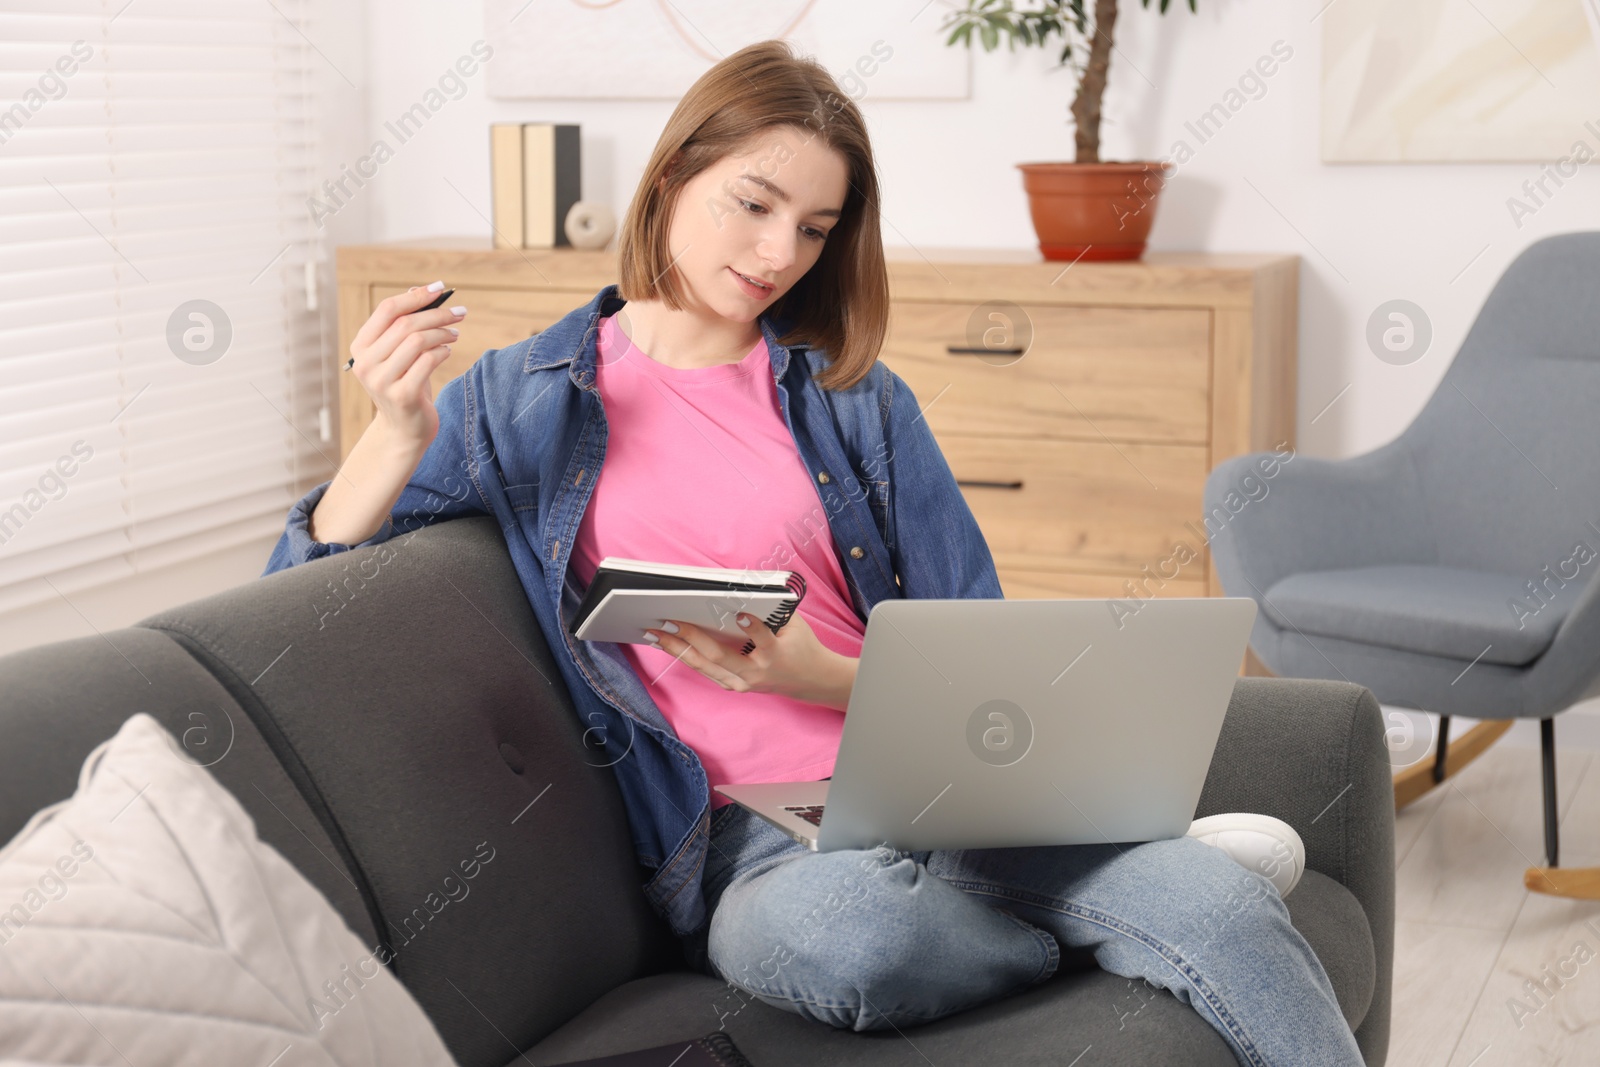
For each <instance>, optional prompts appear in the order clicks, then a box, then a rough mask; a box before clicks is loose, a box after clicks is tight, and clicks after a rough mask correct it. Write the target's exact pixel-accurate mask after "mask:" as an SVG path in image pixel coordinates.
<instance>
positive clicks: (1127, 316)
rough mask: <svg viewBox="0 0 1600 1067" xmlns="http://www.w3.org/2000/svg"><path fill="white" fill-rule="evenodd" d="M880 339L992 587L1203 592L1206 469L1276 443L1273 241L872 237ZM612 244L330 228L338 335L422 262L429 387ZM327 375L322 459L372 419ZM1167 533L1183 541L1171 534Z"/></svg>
mask: <svg viewBox="0 0 1600 1067" xmlns="http://www.w3.org/2000/svg"><path fill="white" fill-rule="evenodd" d="M889 257H890V263H889V275H890V285H891V293H892V296H893V301H894V303H893V311H892V315H891V320H890V327H889V337H888V340H887V342H886V344H885V346H884V349H883V352H882V354H881V356H880V358H881V359H882V360H883V361H884V362H885V363H886V364H888V366H890V367H891V368H892V369H893V370H894V371H895V372H896V373H897V374H899V375H900V376H901V377H902V378H904V379H905V381H906V383H907V384H908V385H909V386H910V387H911V389H912V391H913V392H914V393H915V394H916V397H917V401H918V403H919V404H920V405H921V406H922V408H923V412H924V415H925V417H926V418H927V420H928V425H929V427H930V428H931V429H932V430H933V433H934V436H935V437H936V438H937V439H938V441H939V446H940V448H941V449H942V450H943V452H944V454H945V458H946V459H947V460H948V461H949V463H950V467H951V469H952V470H953V471H954V472H955V475H956V478H957V480H958V481H959V482H960V483H961V484H962V486H963V490H964V492H965V494H966V497H967V501H968V503H969V504H970V505H971V507H972V510H973V514H974V515H975V516H976V517H977V519H978V523H979V525H980V526H981V527H982V529H983V532H984V536H985V538H986V539H987V541H988V543H989V548H990V550H991V551H992V552H993V554H994V558H995V564H996V567H997V568H998V570H999V575H1000V582H1001V586H1002V588H1003V589H1004V590H1005V593H1006V595H1007V596H1008V597H1062V596H1095V597H1144V596H1150V595H1158V596H1203V595H1207V594H1208V593H1215V592H1219V591H1220V588H1219V586H1218V585H1217V583H1216V580H1215V576H1214V575H1213V574H1212V573H1211V570H1210V561H1209V556H1208V554H1207V552H1206V550H1205V549H1206V545H1205V536H1204V528H1203V527H1202V526H1201V525H1200V518H1201V502H1200V494H1201V488H1202V486H1203V484H1204V482H1205V476H1206V473H1207V472H1208V471H1209V470H1210V469H1211V468H1212V467H1213V466H1214V465H1215V464H1217V463H1218V462H1220V461H1221V460H1223V459H1226V458H1227V457H1229V456H1233V455H1237V454H1238V453H1240V452H1247V451H1253V450H1264V449H1274V448H1278V447H1281V446H1285V445H1287V446H1293V444H1294V428H1295V357H1296V343H1295V338H1296V319H1297V305H1296V294H1297V291H1298V270H1299V260H1298V258H1297V257H1295V256H1290V255H1265V254H1263V255H1256V254H1244V253H1234V254H1226V253H1223V254H1208V253H1193V254H1191V253H1154V252H1152V253H1149V254H1147V255H1146V257H1145V258H1144V260H1142V261H1140V262H1136V263H1078V264H1075V265H1071V266H1068V265H1066V264H1062V263H1047V262H1044V261H1043V260H1041V259H1040V258H1039V256H1038V254H1037V252H1033V251H1023V250H970V249H938V250H935V249H922V250H921V251H920V252H919V251H915V250H910V249H890V250H889ZM615 263H616V260H615V255H614V254H613V253H611V252H581V251H575V250H571V249H559V250H550V251H541V250H535V249H521V250H518V249H493V248H490V247H489V242H488V240H487V239H476V238H441V239H434V240H429V241H408V242H405V243H397V244H392V245H366V246H351V247H344V248H340V249H339V250H338V285H339V350H338V353H337V355H338V360H339V362H340V363H342V362H343V360H344V358H345V357H346V355H347V349H348V347H349V344H350V341H351V339H352V338H353V337H354V336H355V332H356V330H357V329H359V328H360V326H361V324H362V323H363V322H365V321H366V318H367V316H368V315H370V314H371V312H372V308H373V306H374V305H376V304H377V302H378V301H380V300H382V299H383V298H384V297H386V296H388V295H390V294H392V293H395V292H399V291H402V290H404V289H406V288H407V287H409V286H412V285H420V284H425V283H427V282H429V281H432V280H433V279H435V278H442V279H444V281H445V282H446V284H447V285H450V286H452V287H454V288H455V289H456V294H455V296H454V297H452V298H451V303H452V304H455V303H462V304H466V305H467V306H468V307H469V308H471V312H470V313H469V314H468V316H467V319H466V321H465V322H464V323H463V324H462V326H461V339H460V341H459V342H457V343H456V345H455V346H454V355H453V356H452V358H451V360H450V361H449V362H448V363H446V364H444V365H443V366H442V367H440V368H439V370H438V371H437V372H435V377H434V391H435V394H437V392H438V390H439V389H440V388H441V387H443V385H444V384H445V383H446V382H448V381H449V380H450V379H451V378H454V377H455V376H457V375H458V374H460V373H461V372H462V371H464V370H465V369H466V368H467V367H468V366H469V365H471V363H472V362H473V361H474V360H476V359H477V358H478V356H479V355H481V354H482V353H483V351H484V350H485V349H489V348H501V347H504V346H506V345H509V344H513V343H515V342H516V341H518V340H521V339H522V338H524V337H526V336H528V335H529V334H530V333H533V332H535V331H537V330H542V329H544V328H545V327H547V326H549V325H550V324H551V323H553V322H555V321H556V320H557V319H559V318H561V316H563V315H565V314H566V313H567V312H569V311H571V310H572V309H573V308H574V307H577V306H579V305H580V304H582V303H585V302H586V301H588V300H589V299H590V298H591V297H593V296H594V294H595V293H596V292H597V291H598V290H599V289H600V288H601V287H602V286H604V285H606V284H608V283H609V282H612V281H615V280H616V278H615ZM339 377H340V410H341V417H342V421H341V433H340V444H341V451H340V455H341V459H342V457H343V456H344V455H347V454H348V453H349V451H350V449H351V447H352V446H354V444H355V442H356V441H357V440H358V439H359V438H360V436H361V433H362V431H363V430H365V429H366V427H367V424H368V423H369V422H370V421H371V419H372V410H373V409H372V404H371V401H370V399H368V397H367V396H366V393H365V392H364V391H363V390H362V388H361V386H360V383H359V382H357V381H356V380H355V379H354V378H353V377H351V376H350V375H347V374H342V375H340V376H339ZM1184 548H1187V549H1188V551H1187V552H1186V551H1184V550H1183V549H1184Z"/></svg>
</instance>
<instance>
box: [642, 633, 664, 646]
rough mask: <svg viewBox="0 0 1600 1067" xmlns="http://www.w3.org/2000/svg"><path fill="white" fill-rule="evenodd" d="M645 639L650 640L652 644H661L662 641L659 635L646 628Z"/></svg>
mask: <svg viewBox="0 0 1600 1067" xmlns="http://www.w3.org/2000/svg"><path fill="white" fill-rule="evenodd" d="M644 639H645V640H646V641H649V642H650V643H651V644H652V645H659V644H660V643H661V638H659V637H657V636H656V635H655V634H653V633H651V632H650V631H649V630H646V631H645V632H644Z"/></svg>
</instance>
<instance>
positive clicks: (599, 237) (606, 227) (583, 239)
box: [563, 200, 617, 250]
mask: <svg viewBox="0 0 1600 1067" xmlns="http://www.w3.org/2000/svg"><path fill="white" fill-rule="evenodd" d="M563 228H564V229H565V230H566V232H567V240H569V241H571V242H572V247H573V248H588V249H595V250H598V249H601V248H604V247H605V246H606V244H607V243H608V242H609V241H610V240H611V235H612V234H614V233H616V232H617V216H616V215H615V214H613V213H612V211H611V206H610V205H609V204H604V203H601V202H600V201H599V200H579V201H578V202H577V203H575V204H573V205H572V207H571V208H569V209H568V211H567V219H566V222H565V223H564V224H563Z"/></svg>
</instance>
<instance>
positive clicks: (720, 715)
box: [572, 317, 866, 808]
mask: <svg viewBox="0 0 1600 1067" xmlns="http://www.w3.org/2000/svg"><path fill="white" fill-rule="evenodd" d="M598 345H599V350H598V357H599V358H598V363H597V366H596V385H597V386H598V388H599V390H600V398H601V402H602V403H603V405H604V407H605V416H606V424H607V427H608V436H607V441H606V455H605V459H604V462H603V464H602V466H601V470H600V476H599V479H598V480H597V481H596V483H595V487H594V495H593V496H592V497H591V498H590V500H589V506H588V509H587V510H586V511H585V512H584V516H583V521H582V523H581V524H580V525H579V527H578V535H577V539H576V540H575V541H574V542H573V546H572V566H573V569H574V572H575V573H576V574H577V575H578V577H579V578H580V579H581V580H582V582H583V584H584V586H585V587H587V586H588V584H589V582H590V581H591V580H593V578H594V572H595V569H596V568H597V567H599V565H600V560H601V559H602V558H604V557H606V556H622V557H624V558H627V559H646V560H652V561H656V562H661V563H681V564H688V565H691V566H700V567H734V568H751V569H756V570H792V571H797V572H799V573H800V574H801V575H803V576H804V577H805V580H806V593H805V597H804V599H802V600H801V602H800V606H799V608H798V613H799V615H800V616H802V617H803V618H804V619H805V621H806V622H807V623H809V624H810V626H811V628H812V630H814V631H815V632H816V635H817V638H818V640H820V641H821V642H822V644H823V645H824V646H826V647H827V648H829V649H831V650H832V651H834V652H837V653H839V654H840V655H844V656H852V657H859V656H860V655H861V639H862V636H863V635H864V633H865V629H866V627H865V625H864V624H863V623H862V622H861V620H860V619H859V618H858V617H857V616H856V613H855V609H854V607H852V605H851V601H850V593H849V587H848V586H847V585H846V584H845V578H844V573H843V571H842V570H841V569H840V566H839V560H838V558H837V557H836V556H835V555H834V547H833V537H832V533H831V532H830V530H829V527H828V522H827V512H826V511H825V509H824V508H823V506H822V501H821V499H820V498H819V497H818V495H817V491H816V489H815V488H814V487H813V486H812V484H811V477H812V476H811V474H810V473H809V472H808V471H807V470H806V466H805V463H804V461H803V460H802V459H801V458H800V453H799V450H798V449H796V447H795V443H794V437H793V435H792V434H791V433H790V432H789V427H788V426H787V425H786V424H785V422H784V419H783V410H782V408H781V407H780V406H779V399H778V389H777V386H776V385H775V384H774V382H773V380H772V367H771V362H770V360H769V358H768V355H767V345H766V341H765V340H760V341H757V342H756V345H755V347H754V348H752V349H751V350H750V353H749V354H748V355H746V356H745V357H744V359H742V360H740V361H739V362H738V363H728V364H723V365H720V366H715V367H695V368H690V369H680V368H674V367H669V366H667V365H666V364H664V363H658V362H656V361H655V360H653V359H651V358H650V357H649V356H648V355H646V354H645V353H644V352H642V351H640V350H639V349H638V348H636V347H634V345H633V344H632V342H631V341H630V340H629V338H628V336H627V334H625V333H624V332H623V331H622V330H621V329H620V328H619V327H618V326H617V325H616V323H615V321H614V320H613V318H611V317H606V318H603V319H601V320H600V335H599V339H598ZM756 625H757V626H760V625H762V623H761V622H759V621H758V622H757V623H756ZM790 625H793V623H790ZM621 647H622V650H623V652H624V654H625V655H626V656H627V657H628V660H629V662H630V663H632V665H633V669H634V671H635V672H636V673H637V674H638V675H639V678H640V679H641V680H642V681H643V682H644V683H645V685H646V686H647V687H648V689H649V691H650V695H651V697H652V699H654V700H655V702H656V705H657V706H658V707H659V708H660V709H661V712H662V714H663V715H665V716H666V719H667V722H669V723H670V724H671V725H672V728H673V729H674V730H676V731H677V733H678V737H679V739H680V740H682V741H683V743H684V744H686V745H688V746H689V747H690V748H692V749H694V751H695V753H696V754H697V755H698V756H699V757H700V761H701V763H702V765H704V767H705V770H706V776H707V778H708V779H709V781H710V784H711V785H726V784H741V783H746V782H788V781H817V780H819V779H822V778H826V777H829V776H830V775H832V774H833V763H834V758H835V756H836V755H837V754H838V750H839V735H840V733H841V731H843V729H844V712H842V711H839V710H837V709H834V708H829V707H825V706H823V705H821V704H808V703H804V702H802V701H798V700H793V699H790V698H788V697H784V696H780V695H778V694H775V693H755V692H749V693H739V692H735V691H733V690H730V689H724V688H722V687H721V686H720V685H718V684H717V683H716V682H714V681H712V680H711V679H710V678H707V677H706V676H705V675H703V674H701V673H700V672H699V671H697V670H695V669H694V668H693V667H690V666H689V665H688V664H686V663H683V662H681V661H679V660H678V659H677V658H676V657H674V656H673V655H671V654H670V653H668V652H666V651H664V650H662V649H659V648H654V647H652V646H650V645H645V644H623V645H622V646H621ZM730 803H732V801H730V800H728V799H727V798H725V797H723V796H721V795H719V794H717V793H712V794H711V806H712V807H713V808H720V807H722V806H723V805H725V804H730Z"/></svg>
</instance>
